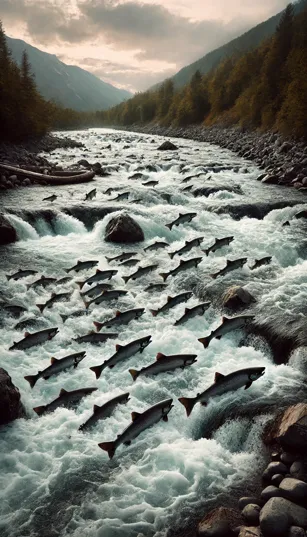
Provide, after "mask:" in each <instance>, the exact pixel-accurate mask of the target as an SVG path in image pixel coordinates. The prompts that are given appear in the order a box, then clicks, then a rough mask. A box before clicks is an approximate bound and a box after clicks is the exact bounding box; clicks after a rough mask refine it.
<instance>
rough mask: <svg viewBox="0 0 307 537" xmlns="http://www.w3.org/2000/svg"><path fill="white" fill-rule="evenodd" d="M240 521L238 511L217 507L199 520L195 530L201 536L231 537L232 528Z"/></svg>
mask: <svg viewBox="0 0 307 537" xmlns="http://www.w3.org/2000/svg"><path fill="white" fill-rule="evenodd" d="M241 523H242V518H241V515H240V513H239V512H238V511H235V509H230V508H227V507H218V508H217V509H213V511H210V513H208V514H207V515H206V516H205V518H203V520H201V521H200V523H199V524H198V529H197V531H198V535H200V536H201V537H231V536H232V535H233V529H234V528H235V527H236V526H238V525H240V524H241Z"/></svg>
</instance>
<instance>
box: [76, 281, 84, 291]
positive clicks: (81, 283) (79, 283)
mask: <svg viewBox="0 0 307 537" xmlns="http://www.w3.org/2000/svg"><path fill="white" fill-rule="evenodd" d="M76 284H77V285H79V287H80V289H82V287H83V285H84V282H76Z"/></svg>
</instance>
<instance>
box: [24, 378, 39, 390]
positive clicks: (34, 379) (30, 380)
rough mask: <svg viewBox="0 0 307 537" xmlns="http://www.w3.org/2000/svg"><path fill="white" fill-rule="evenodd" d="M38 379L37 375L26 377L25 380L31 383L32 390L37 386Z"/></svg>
mask: <svg viewBox="0 0 307 537" xmlns="http://www.w3.org/2000/svg"><path fill="white" fill-rule="evenodd" d="M37 378H38V376H37V375H28V376H27V377H24V379H25V380H27V381H28V382H29V384H30V386H31V388H33V387H34V386H35V384H36V381H37Z"/></svg>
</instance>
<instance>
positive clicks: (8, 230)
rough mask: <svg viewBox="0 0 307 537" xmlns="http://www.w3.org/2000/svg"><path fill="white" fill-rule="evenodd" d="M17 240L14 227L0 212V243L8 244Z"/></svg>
mask: <svg viewBox="0 0 307 537" xmlns="http://www.w3.org/2000/svg"><path fill="white" fill-rule="evenodd" d="M16 240H17V233H16V230H15V228H14V227H13V226H12V225H11V224H10V223H9V222H8V220H6V218H4V216H2V215H1V214H0V245H3V244H10V243H11V242H15V241H16Z"/></svg>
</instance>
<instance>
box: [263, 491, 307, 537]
mask: <svg viewBox="0 0 307 537" xmlns="http://www.w3.org/2000/svg"><path fill="white" fill-rule="evenodd" d="M290 526H300V527H302V528H307V510H306V509H304V508H303V507H300V506H299V505H296V504H295V503H292V502H290V501H289V500H286V499H285V498H271V499H270V500H269V501H268V502H267V503H266V504H265V506H264V507H263V508H262V509H261V513H260V528H261V531H262V533H263V536H264V537H287V536H288V532H289V529H290Z"/></svg>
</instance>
